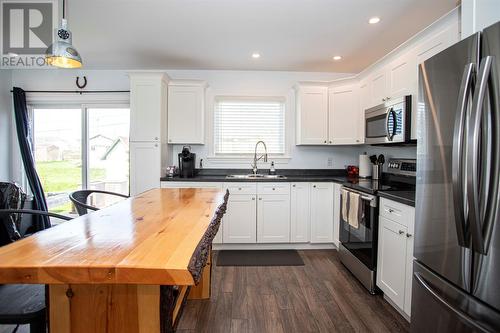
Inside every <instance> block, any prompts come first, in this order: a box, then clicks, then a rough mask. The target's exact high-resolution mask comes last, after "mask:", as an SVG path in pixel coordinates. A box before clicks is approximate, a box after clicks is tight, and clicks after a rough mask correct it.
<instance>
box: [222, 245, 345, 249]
mask: <svg viewBox="0 0 500 333" xmlns="http://www.w3.org/2000/svg"><path fill="white" fill-rule="evenodd" d="M212 249H213V250H329V249H332V250H333V249H335V250H337V247H336V246H335V245H334V244H331V243H329V244H311V243H296V244H290V243H286V244H213V245H212Z"/></svg>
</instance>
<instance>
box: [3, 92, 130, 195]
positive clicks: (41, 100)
mask: <svg viewBox="0 0 500 333" xmlns="http://www.w3.org/2000/svg"><path fill="white" fill-rule="evenodd" d="M26 95H27V96H26V104H27V109H28V115H29V119H30V120H31V121H32V120H33V109H36V108H53V109H64V108H74V109H76V108H80V109H81V116H82V121H81V126H82V165H83V166H84V167H82V189H86V188H87V183H88V161H87V157H88V147H87V141H88V140H87V139H88V128H87V124H88V109H89V108H128V109H130V97H129V93H110V94H107V93H96V94H85V95H83V94H82V95H78V94H74V95H73V94H68V93H33V94H31V93H27V94H26ZM13 118H14V117H13ZM12 126H13V128H14V131H12V140H13V141H12V142H14V144H13V147H16V148H14V149H12V163H11V164H12V165H11V167H12V170H13V179H14V180H15V181H17V182H18V183H19V184H20V185H21V187H22V188H23V189H24V190H25V192H26V193H28V195H29V198H28V199H30V198H31V189H30V188H29V183H28V178H27V177H26V173H25V172H24V167H23V161H22V157H21V153H20V150H19V147H18V146H19V145H18V144H17V143H18V139H17V131H16V130H15V119H13V122H12ZM30 126H31V130H32V133H34V132H33V123H31V124H30Z"/></svg>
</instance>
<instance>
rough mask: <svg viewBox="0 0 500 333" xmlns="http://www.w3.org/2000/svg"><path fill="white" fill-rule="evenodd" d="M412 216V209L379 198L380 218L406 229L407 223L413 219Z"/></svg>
mask: <svg viewBox="0 0 500 333" xmlns="http://www.w3.org/2000/svg"><path fill="white" fill-rule="evenodd" d="M412 214H413V209H412V207H410V206H407V205H404V204H402V203H399V202H395V201H392V200H388V199H385V198H380V216H383V217H385V218H387V219H389V220H391V221H394V222H397V223H399V224H401V225H404V226H405V227H408V223H409V222H410V221H411V220H412V218H413V217H412Z"/></svg>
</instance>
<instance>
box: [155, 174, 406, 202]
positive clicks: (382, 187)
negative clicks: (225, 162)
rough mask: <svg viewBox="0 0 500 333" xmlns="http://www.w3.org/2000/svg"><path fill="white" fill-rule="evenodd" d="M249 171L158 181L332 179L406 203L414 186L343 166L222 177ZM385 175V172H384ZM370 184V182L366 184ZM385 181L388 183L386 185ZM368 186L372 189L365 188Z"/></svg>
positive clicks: (322, 180)
mask: <svg viewBox="0 0 500 333" xmlns="http://www.w3.org/2000/svg"><path fill="white" fill-rule="evenodd" d="M250 173H252V171H251V170H244V169H199V170H197V171H196V176H195V177H193V178H180V177H179V176H175V177H173V178H169V177H162V178H161V179H160V180H161V181H166V182H273V183H274V182H335V183H340V184H345V185H346V186H348V187H351V188H355V189H358V190H362V191H366V192H368V193H376V194H377V195H379V196H380V197H384V198H387V199H390V200H394V201H397V202H400V203H403V204H406V205H410V206H413V207H414V206H415V189H414V186H413V188H412V187H411V186H410V188H404V187H403V188H401V187H400V186H396V188H391V187H392V186H391V185H393V182H392V181H391V179H387V177H386V179H384V180H383V181H381V182H377V181H372V180H370V179H360V178H359V179H358V178H357V177H355V178H352V177H347V173H346V171H345V170H344V169H280V170H276V173H277V174H278V175H284V176H286V178H254V179H241V178H226V176H227V175H244V174H250ZM259 173H262V174H268V173H269V170H265V169H262V170H259ZM384 175H385V174H384ZM370 184H371V185H370ZM388 184H390V185H389V186H388ZM369 188H371V189H372V191H371V192H370V191H368V190H367V189H369Z"/></svg>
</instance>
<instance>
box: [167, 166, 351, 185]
mask: <svg viewBox="0 0 500 333" xmlns="http://www.w3.org/2000/svg"><path fill="white" fill-rule="evenodd" d="M251 173H252V171H251V170H243V169H200V170H197V172H196V176H195V177H193V178H180V177H179V176H175V177H173V178H169V177H162V178H161V179H160V180H161V181H167V182H176V181H177V182H273V183H274V182H336V183H344V182H346V181H347V179H348V178H347V174H346V171H345V170H344V169H281V170H277V171H276V174H278V175H284V176H286V178H253V179H241V178H226V176H227V175H245V174H251ZM259 173H262V174H264V175H266V174H268V173H269V170H265V169H262V170H259Z"/></svg>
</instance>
